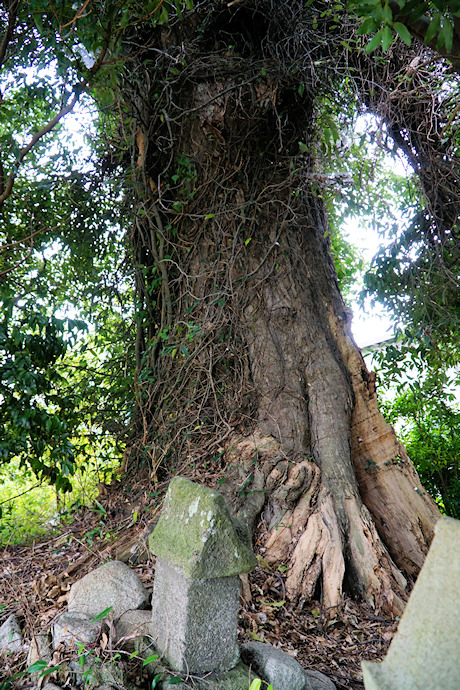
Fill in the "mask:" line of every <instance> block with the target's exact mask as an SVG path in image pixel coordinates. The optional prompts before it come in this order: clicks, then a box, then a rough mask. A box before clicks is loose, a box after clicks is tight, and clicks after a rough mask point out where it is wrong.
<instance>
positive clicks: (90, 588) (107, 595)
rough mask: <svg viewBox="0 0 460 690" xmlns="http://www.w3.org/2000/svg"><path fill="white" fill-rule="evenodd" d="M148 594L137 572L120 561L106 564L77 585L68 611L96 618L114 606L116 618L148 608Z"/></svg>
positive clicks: (72, 591) (74, 587) (71, 596)
mask: <svg viewBox="0 0 460 690" xmlns="http://www.w3.org/2000/svg"><path fill="white" fill-rule="evenodd" d="M148 601H149V594H148V592H147V590H146V589H145V587H144V585H143V584H142V582H141V580H140V579H139V577H138V576H137V575H136V573H135V572H134V571H133V570H131V568H129V566H127V565H126V563H122V562H121V561H111V562H110V563H105V564H104V565H103V566H101V567H100V568H97V569H96V570H93V571H92V572H90V573H88V574H87V575H85V576H84V577H82V579H81V580H78V582H75V583H74V584H73V585H72V587H71V588H70V592H69V602H68V610H69V611H80V612H81V613H85V614H86V615H87V616H89V617H90V618H95V617H96V616H98V615H99V614H100V613H102V612H103V611H105V609H107V608H109V606H111V607H112V611H111V613H112V615H113V617H114V618H115V619H117V618H119V617H120V616H121V615H123V613H125V612H126V611H129V610H131V609H142V608H145V607H146V606H147V605H148Z"/></svg>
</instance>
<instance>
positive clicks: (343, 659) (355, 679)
mask: <svg viewBox="0 0 460 690" xmlns="http://www.w3.org/2000/svg"><path fill="white" fill-rule="evenodd" d="M189 478H190V479H192V480H194V481H199V482H202V483H205V484H207V483H209V479H210V478H209V477H207V476H206V475H200V474H199V473H198V472H197V471H196V470H195V472H194V474H193V475H192V476H189ZM212 479H213V483H214V481H215V477H214V478H212ZM146 486H147V482H146V481H141V480H136V482H135V483H134V482H133V483H131V484H130V483H129V482H123V484H114V485H111V486H109V487H105V486H103V487H101V489H102V490H101V495H100V496H99V499H98V505H95V506H94V507H93V508H92V509H89V508H84V509H81V510H80V511H79V512H78V513H77V514H75V515H74V517H73V520H72V522H71V524H70V525H67V526H61V527H60V528H59V530H57V531H55V532H54V533H53V535H52V536H51V535H50V536H49V538H47V539H46V540H43V541H41V542H38V543H34V544H32V545H31V546H9V547H8V546H7V547H5V548H3V549H1V550H0V605H3V606H4V608H2V609H1V610H0V624H1V623H2V622H3V621H4V620H5V619H6V618H7V617H8V616H9V615H10V614H12V613H15V614H16V615H19V616H20V618H21V622H22V625H23V628H24V631H25V639H26V641H27V642H28V641H29V640H30V639H31V633H32V630H35V632H38V631H40V630H46V629H48V628H49V627H50V625H51V624H52V622H53V620H54V619H55V618H56V616H57V615H58V614H60V613H61V612H62V611H63V610H64V609H65V606H66V603H67V596H68V591H69V589H70V586H71V585H72V584H73V583H74V582H75V581H76V580H78V579H80V578H81V577H83V576H84V575H85V574H86V573H87V572H89V571H90V570H93V569H94V568H97V567H98V566H99V565H101V564H102V563H105V562H106V561H107V560H114V559H119V560H123V561H125V562H127V563H129V564H130V565H131V567H133V568H134V569H135V571H136V573H137V574H138V575H139V577H140V578H141V579H142V581H143V582H144V585H145V586H146V588H147V590H148V591H150V592H151V591H152V588H153V578H154V571H155V559H154V557H151V556H150V555H149V553H148V550H147V543H146V538H147V536H148V534H149V533H150V531H151V530H152V528H153V525H154V523H155V518H156V516H157V515H158V513H159V510H160V508H161V505H160V502H161V497H162V496H163V495H164V491H165V489H166V486H167V484H166V483H164V484H161V483H160V484H157V485H155V490H153V489H152V487H151V485H148V486H149V488H148V489H146V488H145V487H146ZM255 551H256V554H257V553H258V545H257V544H255ZM258 560H259V565H258V567H257V569H256V570H255V571H254V572H253V573H251V574H250V575H249V580H248V586H247V585H246V586H244V587H243V596H242V598H241V614H240V621H239V639H240V642H246V641H250V640H262V641H265V642H269V643H271V644H273V645H275V646H277V647H280V648H281V649H283V650H284V651H285V652H287V653H288V654H291V655H292V656H293V657H294V658H296V659H297V661H299V663H300V664H301V665H302V666H303V667H304V668H306V669H312V670H316V671H321V672H322V673H324V674H325V675H327V676H328V677H329V678H330V679H331V680H332V681H333V682H334V683H335V685H336V687H337V689H338V690H342V689H344V688H356V689H357V688H363V683H362V674H361V666H360V662H361V660H364V659H367V660H381V659H383V657H384V656H385V654H386V651H387V649H388V646H389V644H390V642H391V639H392V637H393V635H394V633H395V631H396V627H397V621H394V620H390V619H388V618H386V617H384V616H382V615H380V614H377V613H376V612H375V611H373V610H372V609H371V608H369V607H366V606H363V605H362V604H358V603H357V602H355V601H353V600H352V599H350V598H346V597H345V598H344V600H343V603H342V605H341V606H340V607H339V608H337V609H336V610H335V611H329V612H327V615H325V613H326V612H323V611H322V610H321V604H320V602H319V601H317V602H309V603H308V604H306V605H305V606H304V607H303V608H299V607H295V606H293V605H291V604H290V603H288V602H286V600H285V590H284V579H285V573H283V569H282V567H281V568H280V569H277V570H275V569H273V568H270V567H268V566H267V564H266V563H264V561H263V557H260V556H258ZM95 647H96V648H95V651H96V653H97V654H98V655H99V656H100V657H101V658H104V656H106V657H107V658H109V657H110V654H112V655H113V651H112V652H110V651H109V650H110V639H109V643H108V644H107V641H104V642H103V643H101V642H99V643H97V645H95ZM61 661H62V658H59V657H58V656H56V657H55V658H54V659H53V664H56V665H57V664H59V663H61ZM135 662H136V660H132V665H133V674H134V677H136V681H137V682H138V683H139V684H141V685H142V683H144V684H143V685H142V686H143V687H145V688H147V687H148V685H147V680H146V679H145V681H142V679H141V674H142V669H141V668H138V669H137V670H136V668H135ZM130 663H131V662H130ZM137 664H138V666H139V662H138V661H137ZM0 665H1V668H2V669H3V670H2V672H1V673H0V680H4V679H5V678H8V677H9V675H10V673H12V672H13V671H19V670H24V669H25V668H26V654H25V653H24V654H16V655H10V656H8V657H7V658H3V659H2V658H0ZM134 677H133V680H134ZM49 679H51V680H52V676H49V677H48V678H47V680H49ZM56 682H58V681H56ZM58 684H59V683H58ZM61 686H62V681H61ZM16 687H17V688H33V687H35V682H33V681H32V679H31V677H30V676H28V677H25V678H24V679H23V680H21V681H18V684H17V686H16ZM64 687H66V688H69V690H70V688H71V687H72V686H71V685H70V684H67V685H66V686H64Z"/></svg>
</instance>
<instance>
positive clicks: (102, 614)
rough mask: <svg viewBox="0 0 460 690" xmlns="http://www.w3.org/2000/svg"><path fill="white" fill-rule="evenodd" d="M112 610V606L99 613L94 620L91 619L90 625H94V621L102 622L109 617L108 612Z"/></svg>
mask: <svg viewBox="0 0 460 690" xmlns="http://www.w3.org/2000/svg"><path fill="white" fill-rule="evenodd" d="M112 609H113V606H109V607H108V608H106V609H104V610H103V611H101V613H99V614H98V615H97V616H96V617H95V618H93V620H92V621H91V623H96V621H100V620H102V619H103V618H105V617H106V616H108V615H109V613H110V611H111V610H112Z"/></svg>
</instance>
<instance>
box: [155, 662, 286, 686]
mask: <svg viewBox="0 0 460 690" xmlns="http://www.w3.org/2000/svg"><path fill="white" fill-rule="evenodd" d="M255 678H257V676H255V675H254V674H253V673H252V672H251V671H250V669H249V668H248V667H247V666H246V665H245V664H243V662H242V661H240V662H238V664H237V665H236V666H235V667H234V668H232V669H230V671H226V672H225V673H211V674H209V675H207V676H206V677H205V678H202V679H200V678H194V679H193V688H194V690H248V688H249V686H250V685H251V683H252V681H253V680H254V679H255ZM166 687H168V686H166ZM173 687H174V688H178V690H186V689H188V688H190V685H189V684H188V683H187V684H186V683H180V684H179V685H172V686H171V688H173ZM275 690H277V688H275Z"/></svg>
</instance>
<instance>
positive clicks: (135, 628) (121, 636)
mask: <svg viewBox="0 0 460 690" xmlns="http://www.w3.org/2000/svg"><path fill="white" fill-rule="evenodd" d="M151 628H152V612H151V611H140V610H138V609H137V610H136V611H126V612H125V613H124V614H123V615H122V616H120V618H119V619H118V621H117V623H116V625H115V631H116V643H115V644H116V646H117V647H121V649H124V650H126V651H128V652H132V651H133V650H134V649H138V648H139V646H140V644H141V643H142V640H143V638H144V637H151Z"/></svg>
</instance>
